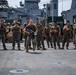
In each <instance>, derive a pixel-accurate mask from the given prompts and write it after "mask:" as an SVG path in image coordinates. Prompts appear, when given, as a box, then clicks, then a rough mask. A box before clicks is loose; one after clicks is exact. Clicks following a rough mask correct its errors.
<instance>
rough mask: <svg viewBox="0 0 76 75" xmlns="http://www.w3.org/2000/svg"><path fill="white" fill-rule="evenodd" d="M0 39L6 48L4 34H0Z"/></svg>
mask: <svg viewBox="0 0 76 75" xmlns="http://www.w3.org/2000/svg"><path fill="white" fill-rule="evenodd" d="M0 39H2V44H3V48H4V49H6V45H5V35H0Z"/></svg>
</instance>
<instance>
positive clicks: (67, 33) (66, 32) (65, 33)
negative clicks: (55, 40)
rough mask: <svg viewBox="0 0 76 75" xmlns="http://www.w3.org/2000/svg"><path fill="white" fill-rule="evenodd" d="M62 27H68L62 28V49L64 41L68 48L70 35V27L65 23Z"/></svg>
mask: <svg viewBox="0 0 76 75" xmlns="http://www.w3.org/2000/svg"><path fill="white" fill-rule="evenodd" d="M64 27H66V28H68V30H67V29H64V28H63V41H62V49H64V46H65V43H66V49H68V47H69V39H70V37H71V28H70V26H68V25H65V26H64Z"/></svg>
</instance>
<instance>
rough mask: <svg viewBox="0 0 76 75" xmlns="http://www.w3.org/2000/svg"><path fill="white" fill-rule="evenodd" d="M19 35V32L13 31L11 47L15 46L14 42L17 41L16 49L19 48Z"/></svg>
mask: <svg viewBox="0 0 76 75" xmlns="http://www.w3.org/2000/svg"><path fill="white" fill-rule="evenodd" d="M20 37H21V34H20V32H18V33H16V32H15V33H13V40H12V42H13V44H12V46H13V48H14V47H15V42H17V44H18V49H20Z"/></svg>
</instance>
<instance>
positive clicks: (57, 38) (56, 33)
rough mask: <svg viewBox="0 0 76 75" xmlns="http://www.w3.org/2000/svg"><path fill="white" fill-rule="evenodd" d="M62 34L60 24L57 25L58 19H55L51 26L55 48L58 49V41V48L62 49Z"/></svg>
mask: <svg viewBox="0 0 76 75" xmlns="http://www.w3.org/2000/svg"><path fill="white" fill-rule="evenodd" d="M60 34H61V30H60V26H59V25H57V22H56V21H54V22H53V25H52V26H51V37H52V40H53V44H54V49H56V43H57V45H58V48H59V49H60Z"/></svg>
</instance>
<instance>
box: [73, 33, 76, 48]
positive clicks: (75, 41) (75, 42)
mask: <svg viewBox="0 0 76 75" xmlns="http://www.w3.org/2000/svg"><path fill="white" fill-rule="evenodd" d="M73 43H74V45H75V48H76V34H74V36H73Z"/></svg>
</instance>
